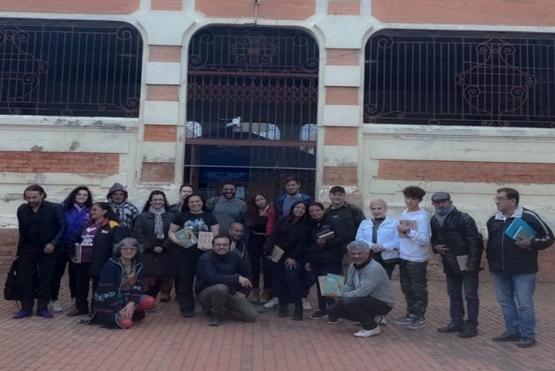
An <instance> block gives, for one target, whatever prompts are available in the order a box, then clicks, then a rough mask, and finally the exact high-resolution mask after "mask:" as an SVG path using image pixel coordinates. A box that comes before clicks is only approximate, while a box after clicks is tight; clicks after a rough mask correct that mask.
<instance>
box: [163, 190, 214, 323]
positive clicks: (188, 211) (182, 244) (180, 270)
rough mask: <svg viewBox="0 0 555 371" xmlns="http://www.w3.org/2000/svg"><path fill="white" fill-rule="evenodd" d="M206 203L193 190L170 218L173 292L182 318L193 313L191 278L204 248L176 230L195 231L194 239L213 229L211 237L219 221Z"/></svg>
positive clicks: (193, 276)
mask: <svg viewBox="0 0 555 371" xmlns="http://www.w3.org/2000/svg"><path fill="white" fill-rule="evenodd" d="M205 205H206V202H205V200H204V198H203V197H202V196H201V195H199V194H195V193H193V194H192V195H190V196H189V197H187V198H186V199H185V201H184V202H183V208H182V211H181V212H180V213H177V214H176V215H175V216H174V217H173V220H172V222H171V224H170V230H169V232H168V237H169V239H170V241H171V242H173V244H174V246H175V250H174V253H175V255H174V259H175V265H176V267H175V268H176V272H175V293H176V296H177V301H178V303H179V309H180V311H181V315H182V316H183V317H184V318H188V317H192V316H194V314H195V298H194V294H193V281H194V278H195V272H196V268H197V260H198V258H199V257H200V256H201V255H202V254H203V253H204V251H203V250H201V249H199V248H198V244H197V243H193V244H190V242H191V241H190V240H189V241H186V240H184V239H181V238H178V237H179V236H181V234H180V233H177V232H178V231H180V230H182V229H184V230H186V231H188V232H187V233H189V232H190V233H192V234H194V237H195V238H197V239H198V236H199V232H212V234H213V235H214V236H217V235H218V230H219V226H218V221H217V220H216V217H215V216H214V215H213V214H212V213H210V212H208V211H205Z"/></svg>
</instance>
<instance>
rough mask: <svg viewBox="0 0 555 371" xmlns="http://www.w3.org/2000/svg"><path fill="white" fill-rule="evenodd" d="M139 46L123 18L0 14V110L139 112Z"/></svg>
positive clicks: (56, 113) (89, 113) (97, 113)
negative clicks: (30, 17)
mask: <svg viewBox="0 0 555 371" xmlns="http://www.w3.org/2000/svg"><path fill="white" fill-rule="evenodd" d="M142 48H143V45H142V39H141V36H140V34H139V32H138V31H137V30H136V29H135V28H134V27H132V26H131V25H129V24H126V23H123V22H105V21H71V20H44V19H15V18H3V19H0V114H10V115H54V116H109V117H138V116H139V102H140V92H141V64H142V63H141V62H142Z"/></svg>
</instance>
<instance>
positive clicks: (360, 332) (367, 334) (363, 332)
mask: <svg viewBox="0 0 555 371" xmlns="http://www.w3.org/2000/svg"><path fill="white" fill-rule="evenodd" d="M380 332H382V329H381V328H380V326H376V327H374V328H373V329H372V330H365V329H362V330H358V331H357V332H355V333H354V334H353V335H354V336H356V337H357V338H368V337H370V336H375V335H378V334H379V333H380Z"/></svg>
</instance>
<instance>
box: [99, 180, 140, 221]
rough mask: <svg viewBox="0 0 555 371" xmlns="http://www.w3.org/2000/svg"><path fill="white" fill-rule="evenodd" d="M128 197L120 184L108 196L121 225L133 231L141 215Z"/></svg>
mask: <svg viewBox="0 0 555 371" xmlns="http://www.w3.org/2000/svg"><path fill="white" fill-rule="evenodd" d="M127 197H128V194H127V190H126V189H125V187H124V186H122V185H121V184H119V183H114V185H112V187H111V188H110V190H109V191H108V194H107V195H106V199H107V200H108V202H109V203H110V206H112V209H113V210H114V212H115V213H116V215H117V216H118V217H119V222H120V224H121V225H122V226H123V227H126V228H129V229H130V230H132V229H133V224H134V223H135V219H136V218H137V215H139V209H137V207H136V206H135V205H133V204H132V203H131V202H128V201H127Z"/></svg>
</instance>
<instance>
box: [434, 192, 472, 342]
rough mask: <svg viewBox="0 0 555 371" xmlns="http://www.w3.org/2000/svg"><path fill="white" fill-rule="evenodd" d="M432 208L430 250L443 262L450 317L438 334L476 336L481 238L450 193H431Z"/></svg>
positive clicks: (464, 336) (470, 218) (470, 219)
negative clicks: (439, 256) (450, 333)
mask: <svg viewBox="0 0 555 371" xmlns="http://www.w3.org/2000/svg"><path fill="white" fill-rule="evenodd" d="M432 205H433V206H434V208H435V213H434V215H433V216H432V219H431V221H430V226H431V230H432V237H431V243H432V251H433V252H434V253H436V254H440V255H441V258H442V261H443V271H444V272H445V275H446V278H447V293H448V294H449V302H450V317H451V321H450V322H449V323H448V324H447V325H446V326H445V327H441V328H438V329H437V331H439V332H442V333H449V332H458V333H459V334H458V336H459V337H462V338H468V337H474V336H476V335H478V330H477V326H478V307H479V301H478V274H479V271H480V260H481V258H482V251H483V242H482V236H481V235H480V233H479V232H478V228H477V227H476V222H475V221H474V219H473V218H472V217H471V216H470V215H468V214H466V213H463V212H461V211H459V210H457V209H456V208H455V207H454V206H453V201H451V195H449V193H447V192H436V193H434V194H433V195H432ZM463 290H464V298H465V300H466V316H467V317H466V321H465V320H464V313H465V309H464V304H463Z"/></svg>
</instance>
